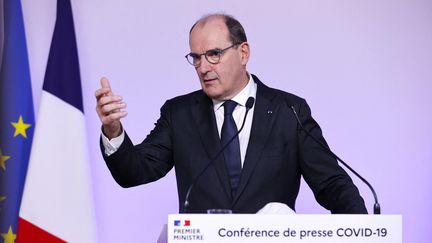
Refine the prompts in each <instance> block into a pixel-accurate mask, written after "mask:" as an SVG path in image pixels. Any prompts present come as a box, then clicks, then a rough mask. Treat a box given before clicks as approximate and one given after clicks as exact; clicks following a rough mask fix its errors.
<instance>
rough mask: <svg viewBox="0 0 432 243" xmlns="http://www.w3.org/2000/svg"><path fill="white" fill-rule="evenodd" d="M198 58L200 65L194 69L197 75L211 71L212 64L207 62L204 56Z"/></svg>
mask: <svg viewBox="0 0 432 243" xmlns="http://www.w3.org/2000/svg"><path fill="white" fill-rule="evenodd" d="M200 58H201V60H200V65H199V66H198V67H197V68H196V69H197V71H198V72H199V73H201V74H206V73H208V72H209V71H211V67H212V64H211V63H210V62H209V61H207V59H206V58H205V56H204V55H202V56H201V57H200Z"/></svg>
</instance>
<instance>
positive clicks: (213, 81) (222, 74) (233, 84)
mask: <svg viewBox="0 0 432 243" xmlns="http://www.w3.org/2000/svg"><path fill="white" fill-rule="evenodd" d="M232 44H233V43H231V41H230V40H229V33H228V28H227V27H226V24H225V23H224V20H223V19H222V18H212V19H209V20H208V21H207V22H205V23H202V22H201V23H198V24H197V25H196V26H195V27H194V28H193V30H192V32H191V34H190V36H189V45H190V49H191V53H196V54H202V53H205V52H206V51H208V50H213V49H219V50H222V49H225V48H227V47H229V46H231V45H232ZM200 58H201V64H200V65H199V66H198V67H196V68H195V69H196V71H197V74H198V77H199V79H200V82H201V88H202V89H203V91H204V93H206V94H207V96H208V97H210V98H212V99H216V100H228V99H231V98H232V97H234V96H235V95H236V94H237V93H239V92H240V91H241V90H242V89H243V88H244V87H245V86H246V84H247V82H248V77H247V74H246V63H247V61H248V59H249V46H248V44H247V43H243V44H241V45H238V46H235V47H233V48H229V49H227V50H226V51H225V52H224V53H223V54H221V56H220V61H219V63H217V64H212V63H209V62H208V61H207V59H206V58H205V56H204V55H202V56H201V57H200Z"/></svg>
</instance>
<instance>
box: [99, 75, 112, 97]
mask: <svg viewBox="0 0 432 243" xmlns="http://www.w3.org/2000/svg"><path fill="white" fill-rule="evenodd" d="M100 83H101V86H102V88H103V89H108V93H107V94H108V95H113V92H112V90H111V85H110V83H109V81H108V79H107V78H106V77H102V78H101V80H100Z"/></svg>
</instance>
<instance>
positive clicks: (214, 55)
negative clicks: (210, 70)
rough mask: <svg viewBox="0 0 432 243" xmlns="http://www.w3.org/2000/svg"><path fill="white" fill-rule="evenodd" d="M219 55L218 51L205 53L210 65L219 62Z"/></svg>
mask: <svg viewBox="0 0 432 243" xmlns="http://www.w3.org/2000/svg"><path fill="white" fill-rule="evenodd" d="M220 55H221V52H220V50H210V51H207V52H206V54H205V57H206V59H207V61H209V62H210V63H212V64H217V63H218V62H219V60H220Z"/></svg>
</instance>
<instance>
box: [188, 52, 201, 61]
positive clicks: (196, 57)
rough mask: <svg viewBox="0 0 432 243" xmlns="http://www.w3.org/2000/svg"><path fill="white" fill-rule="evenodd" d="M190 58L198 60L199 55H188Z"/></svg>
mask: <svg viewBox="0 0 432 243" xmlns="http://www.w3.org/2000/svg"><path fill="white" fill-rule="evenodd" d="M189 56H190V57H192V58H193V59H194V60H197V59H200V55H198V54H195V53H191V54H189Z"/></svg>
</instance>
